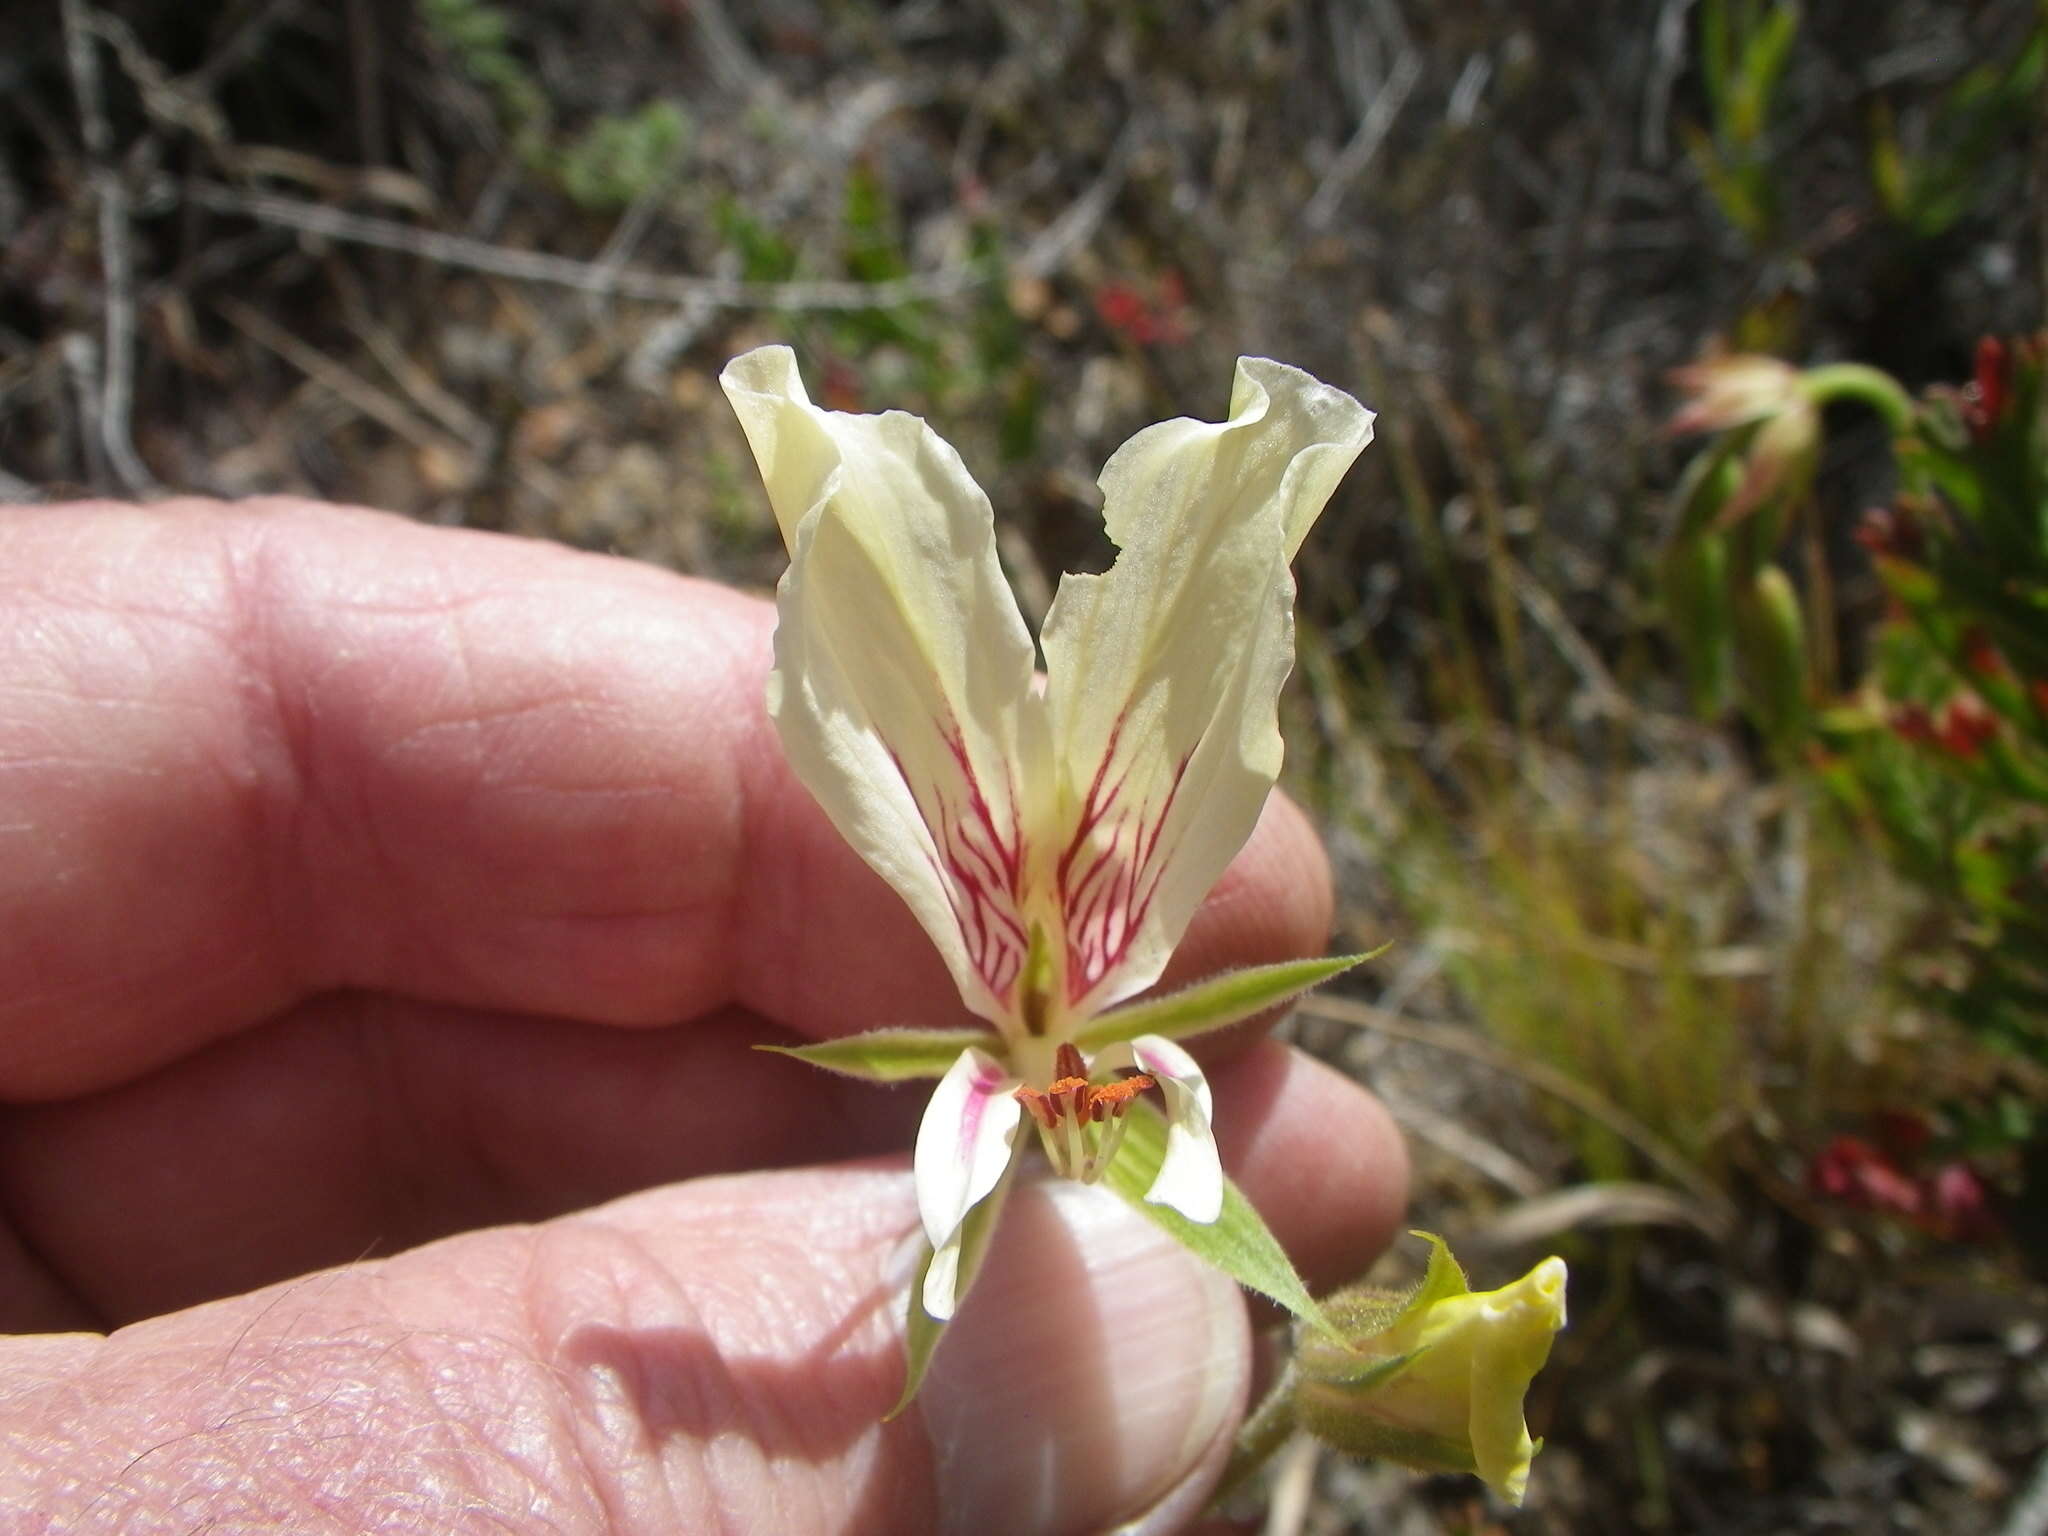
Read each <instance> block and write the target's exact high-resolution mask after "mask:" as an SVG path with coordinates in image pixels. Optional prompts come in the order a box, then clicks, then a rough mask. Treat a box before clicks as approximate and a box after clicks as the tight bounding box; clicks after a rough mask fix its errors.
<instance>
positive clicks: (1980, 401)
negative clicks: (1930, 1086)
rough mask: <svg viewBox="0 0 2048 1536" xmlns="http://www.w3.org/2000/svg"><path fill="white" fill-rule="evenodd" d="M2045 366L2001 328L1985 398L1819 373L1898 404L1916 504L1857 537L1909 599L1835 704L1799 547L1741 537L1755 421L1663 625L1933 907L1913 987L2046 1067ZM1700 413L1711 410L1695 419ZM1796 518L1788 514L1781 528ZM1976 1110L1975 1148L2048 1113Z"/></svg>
mask: <svg viewBox="0 0 2048 1536" xmlns="http://www.w3.org/2000/svg"><path fill="white" fill-rule="evenodd" d="M2044 358H2048V339H2044V338H2039V337H2036V338H2030V339H2026V340H2021V341H2016V342H2011V343H2005V342H1999V341H1995V340H1987V341H1985V342H1984V343H1982V345H1981V346H1980V349H1979V352H1978V359H1977V369H1976V378H1975V379H1974V381H1973V382H1972V383H1971V385H1970V386H1969V387H1968V388H1967V389H1963V390H1957V389H1937V390H1933V391H1930V392H1929V393H1928V395H1927V397H1926V398H1925V399H1924V400H1921V401H1919V402H1917V403H1915V402H1911V401H1909V400H1907V398H1906V396H1905V393H1904V391H1903V390H1901V389H1900V388H1899V387H1898V385H1897V384H1896V383H1894V382H1893V381H1891V380H1889V379H1888V378H1886V377H1885V376H1884V375H1881V374H1878V373H1876V372H1875V371H1874V370H1871V369H1867V368H1860V367H1857V366H1854V365H1844V364H1836V365H1832V366H1830V367H1826V368H1819V369H1813V370H1810V371H1809V372H1807V373H1806V374H1804V375H1802V376H1801V389H1802V391H1803V392H1804V393H1806V394H1807V395H1808V396H1810V397H1811V398H1812V399H1814V400H1816V401H1821V400H1828V399H1844V398H1854V399H1860V400H1863V401H1865V402H1866V403H1868V404H1871V405H1873V406H1875V407H1876V408H1877V409H1878V411H1879V412H1880V414H1881V415H1882V416H1883V417H1884V418H1885V420H1886V421H1887V422H1888V423H1889V424H1890V425H1891V426H1892V427H1893V428H1894V430H1895V436H1894V450H1895V454H1896V457H1897V462H1898V471H1899V478H1900V483H1901V486H1902V490H1901V492H1900V495H1899V499H1898V502H1897V504H1896V505H1895V506H1893V507H1891V508H1888V509H1881V510H1878V511H1875V512H1872V513H1870V514H1868V515H1867V516H1866V518H1865V521H1864V524H1863V527H1862V529H1861V530H1860V531H1859V534H1858V540H1859V542H1861V543H1862V544H1863V545H1864V546H1865V548H1866V549H1868V550H1869V551H1870V552H1871V554H1872V555H1873V556H1874V557H1875V559H1876V563H1877V568H1878V571H1879V574H1880V576H1881V577H1882V579H1883V581H1884V583H1885V586H1886V588H1887V590H1888V592H1889V593H1890V596H1891V599H1892V608H1891V612H1890V614H1889V616H1888V617H1887V618H1886V619H1885V620H1884V621H1883V622H1882V624H1881V626H1880V628H1879V630H1878V632H1877V634H1876V635H1875V637H1874V640H1873V644H1872V647H1871V653H1872V661H1871V664H1870V668H1869V671H1868V675H1867V676H1865V677H1864V678H1863V679H1861V680H1860V682H1859V683H1858V684H1857V685H1856V686H1855V687H1853V688H1852V689H1850V690H1849V691H1848V692H1847V693H1846V694H1845V695H1843V696H1842V697H1840V698H1836V699H1833V700H1832V701H1830V702H1828V703H1826V705H1825V706H1824V707H1821V708H1819V709H1815V708H1812V707H1810V700H1811V698H1812V697H1813V696H1814V695H1816V694H1824V693H1825V692H1826V691H1827V688H1828V687H1829V686H1831V684H1832V680H1831V679H1823V678H1815V677H1813V676H1812V675H1811V668H1810V666H1809V664H1808V662H1807V661H1806V659H1805V656H1804V647H1805V645H1806V643H1807V641H1808V639H1809V638H1810V634H1811V627H1812V621H1811V620H1810V619H1803V618H1802V616H1801V614H1800V606H1799V598H1798V596H1797V594H1796V593H1795V592H1794V590H1793V588H1792V584H1791V581H1790V578H1789V576H1787V575H1786V574H1785V572H1784V571H1783V569H1782V567H1781V566H1779V565H1778V564H1776V563H1773V562H1775V561H1776V560H1777V559H1778V558H1780V556H1779V553H1778V552H1777V551H1776V550H1775V549H1774V548H1772V547H1770V546H1768V545H1765V544H1762V543H1760V542H1753V543H1751V544H1750V545H1749V546H1748V548H1747V551H1746V557H1745V556H1744V555H1738V554H1736V553H1735V552H1734V551H1735V550H1736V548H1737V546H1735V545H1729V544H1725V541H1726V540H1728V539H1729V538H1730V531H1729V528H1728V513H1727V509H1728V506H1729V504H1730V502H1731V500H1732V498H1733V497H1734V496H1735V495H1736V494H1737V492H1736V490H1735V489H1734V487H1736V486H1737V485H1738V484H1739V483H1740V480H1739V476H1738V475H1737V473H1736V472H1735V470H1734V469H1733V468H1732V466H1734V465H1736V464H1737V463H1738V462H1739V461H1740V460H1741V459H1742V457H1743V456H1744V455H1745V454H1750V455H1753V454H1754V453H1755V451H1756V449H1755V447H1754V444H1755V442H1756V441H1758V440H1759V439H1758V437H1757V435H1756V434H1757V432H1758V429H1757V428H1756V427H1755V425H1754V424H1744V425H1742V426H1739V427H1735V428H1732V429H1730V430H1729V431H1727V432H1725V433H1724V434H1723V435H1722V436H1721V437H1720V438H1719V439H1718V440H1716V441H1713V442H1710V443H1709V445H1708V446H1707V447H1706V448H1705V449H1704V450H1703V451H1702V452H1701V454H1700V455H1699V456H1698V457H1697V459H1696V460H1695V462H1694V465H1693V467H1692V469H1691V470H1690V471H1689V472H1688V474H1687V477H1686V480H1685V482H1684V485H1683V487H1682V488H1681V496H1680V501H1679V508H1678V517H1677V523H1676V528H1675V531H1674V536H1673V540H1672V543H1671V545H1670V546H1669V547H1668V548H1667V550H1666V552H1665V556H1664V565H1663V575H1664V614H1665V619H1666V622H1667V624H1668V625H1670V626H1671V627H1672V629H1673V631H1674V638H1676V639H1677V641H1678V643H1679V647H1680V649H1681V651H1682V652H1684V653H1685V654H1686V655H1687V657H1688V659H1689V660H1690V661H1692V662H1693V672H1694V678H1695V690H1694V691H1695V697H1696V699H1697V700H1698V702H1699V703H1700V704H1701V706H1702V707H1703V708H1706V709H1709V710H1712V709H1715V708H1718V707H1720V706H1721V705H1722V704H1723V703H1725V702H1726V700H1727V698H1728V697H1729V690H1728V688H1727V681H1728V677H1729V673H1728V671H1727V670H1726V668H1725V658H1726V657H1727V656H1728V655H1730V654H1732V655H1733V656H1734V657H1735V658H1736V663H1737V664H1736V666H1735V667H1734V669H1733V675H1734V677H1735V678H1736V680H1737V684H1738V686H1737V687H1736V688H1735V689H1734V690H1733V695H1734V697H1735V698H1736V699H1737V700H1738V701H1739V702H1740V704H1741V706H1742V707H1743V708H1744V710H1745V711H1746V712H1747V713H1748V715H1749V717H1750V719H1751V720H1752V721H1753V722H1754V723H1755V724H1756V726H1757V728H1758V730H1759V731H1760V732H1761V733H1762V734H1763V735H1764V736H1765V738H1766V739H1767V740H1768V741H1770V742H1771V743H1772V744H1773V746H1774V747H1776V748H1777V749H1778V751H1779V759H1780V761H1781V762H1782V763H1784V764H1785V765H1786V766H1787V767H1788V768H1789V769H1791V770H1793V771H1795V772H1801V773H1804V772H1807V771H1809V770H1810V773H1811V775H1812V777H1814V778H1815V779H1817V781H1818V782H1819V784H1821V785H1822V786H1824V787H1825V789H1826V790H1827V791H1828V792H1829V794H1830V795H1831V796H1832V797H1833V799H1834V801H1835V802H1836V803H1837V804H1838V805H1839V806H1840V807H1841V808H1842V809H1843V810H1844V811H1845V812H1846V813H1847V815H1848V816H1849V818H1850V819H1851V822H1852V824H1853V825H1854V827H1855V828H1856V829H1857V830H1858V831H1859V832H1862V833H1867V834H1874V837H1875V841H1876V843H1877V844H1878V846H1880V847H1881V848H1882V849H1883V850H1884V851H1885V852H1886V854H1887V855H1888V857H1889V859H1890V861H1891V863H1892V865H1893V867H1894V868H1895V869H1896V870H1897V871H1898V873H1899V874H1900V875H1901V876H1903V877H1904V879H1905V880H1906V881H1907V882H1908V883H1909V884H1910V885H1911V886H1912V887H1913V888H1915V889H1916V890H1917V891H1918V892H1919V893H1920V894H1921V896H1922V897H1923V899H1924V900H1925V902H1926V904H1927V908H1928V911H1929V913H1930V914H1931V920H1930V922H1929V923H1928V924H1926V925H1924V926H1923V927H1922V928H1921V929H1920V930H1919V931H1918V933H1917V935H1916V940H1915V943H1914V946H1913V948H1912V951H1911V952H1910V953H1909V954H1907V955H1905V956H1904V957H1903V959H1902V963H1901V977H1900V979H1901V982H1902V984H1903V985H1904V986H1905V988H1906V990H1907V992H1908V994H1909V995H1910V996H1911V997H1913V998H1914V999H1916V1000H1917V1001H1918V1002H1920V1003H1921V1004H1922V1005H1923V1006H1925V1007H1927V1008H1929V1009H1930V1010H1932V1011H1934V1012H1937V1013H1940V1014H1945V1015H1947V1016H1948V1017H1949V1018H1950V1019H1952V1020H1953V1021H1954V1022H1955V1023H1956V1024H1958V1025H1959V1026H1960V1027H1961V1028H1962V1029H1963V1030H1965V1031H1966V1032H1968V1034H1969V1035H1971V1036H1972V1037H1974V1038H1975V1039H1977V1040H1979V1041H1982V1042H1984V1043H1986V1044H1988V1045H1990V1046H1993V1047H1995V1048H1997V1049H1998V1050H2001V1051H2004V1052H2008V1053H2012V1054H2014V1055H2017V1056H2019V1057H2022V1058H2024V1059H2026V1060H2027V1061H2029V1062H2031V1063H2034V1064H2036V1065H2048V388H2044V372H2048V369H2044ZM1708 366H1709V367H1719V368H1722V369H1724V370H1727V369H1733V368H1739V367H1742V366H1745V363H1744V360H1741V359H1730V360H1724V361H1723V362H1721V363H1717V364H1714V365H1708ZM1723 376H1724V377H1725V376H1726V375H1725V374H1724V375H1723ZM1700 377H1701V378H1704V377H1705V374H1704V373H1703V374H1701V375H1700ZM1694 382H1695V383H1698V382H1699V380H1698V379H1695V381H1694ZM1700 414H1701V408H1700V406H1699V404H1698V403H1697V402H1696V403H1695V405H1694V406H1693V407H1691V408H1690V409H1689V413H1688V416H1687V417H1683V418H1681V419H1682V420H1685V419H1692V420H1698V419H1699V418H1700ZM1798 510H1799V511H1800V512H1801V514H1802V515H1803V514H1804V512H1805V511H1806V510H1807V509H1803V508H1802V509H1798ZM1744 526H1757V527H1761V526H1763V525H1762V524H1760V523H1757V522H1756V520H1754V519H1752V520H1751V523H1750V524H1746V525H1744ZM1786 526H1787V525H1786V524H1784V523H1778V524H1775V525H1772V538H1773V539H1775V538H1777V537H1778V536H1779V534H1780V532H1781V530H1782V529H1783V528H1784V527H1786ZM1738 531H1739V530H1738ZM1757 562H1761V563H1757ZM1795 682H1797V683H1798V685H1799V686H1797V687H1796V688H1795V686H1794V685H1795ZM1958 1118H1959V1119H1960V1120H1961V1121H1963V1122H1966V1123H1968V1124H1970V1125H1972V1126H1974V1127H1976V1132H1975V1139H1976V1140H1977V1141H1978V1142H1979V1143H1983V1142H1986V1141H1992V1142H1995V1141H1996V1139H1997V1136H1998V1135H1999V1128H2000V1127H2006V1128H2008V1129H2012V1128H2018V1132H2019V1133H2020V1134H2030V1133H2031V1132H2030V1130H2029V1126H2030V1123H2031V1117H2030V1116H2027V1115H2020V1116H2017V1117H2015V1116H2014V1115H2013V1114H2011V1113H2010V1112H2009V1110H2008V1109H2005V1108H1997V1109H1995V1110H1994V1111H1993V1112H1986V1111H1984V1110H1983V1108H1982V1106H1978V1107H1977V1108H1976V1109H1965V1110H1963V1111H1961V1112H1960V1113H1959V1116H1958Z"/></svg>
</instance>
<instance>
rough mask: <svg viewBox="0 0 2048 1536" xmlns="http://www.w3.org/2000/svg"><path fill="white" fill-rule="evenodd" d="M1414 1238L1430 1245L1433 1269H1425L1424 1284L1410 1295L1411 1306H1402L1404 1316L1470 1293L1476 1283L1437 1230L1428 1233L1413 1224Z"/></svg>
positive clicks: (1430, 1262)
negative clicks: (1467, 1276)
mask: <svg viewBox="0 0 2048 1536" xmlns="http://www.w3.org/2000/svg"><path fill="white" fill-rule="evenodd" d="M1408 1235H1409V1236H1410V1237H1419V1238H1421V1239H1422V1240H1423V1241H1424V1242H1425V1243H1427V1244H1429V1268H1428V1269H1426V1270H1424V1271H1423V1272H1422V1284H1420V1285H1418V1286H1417V1287H1416V1288H1415V1294H1414V1295H1412V1296H1410V1297H1409V1298H1408V1305H1407V1306H1405V1307H1403V1308H1402V1309H1401V1315H1402V1316H1403V1317H1406V1316H1408V1314H1410V1313H1411V1312H1418V1311H1420V1310H1421V1309H1422V1308H1424V1307H1426V1306H1429V1305H1430V1304H1431V1303H1432V1302H1438V1301H1448V1300H1450V1299H1451V1298H1452V1297H1453V1296H1469V1295H1470V1294H1471V1293H1472V1283H1471V1282H1470V1281H1469V1280H1467V1279H1466V1278H1465V1271H1464V1269H1463V1268H1461V1267H1460V1266H1459V1264H1458V1261H1457V1260H1456V1259H1454V1258H1452V1257H1451V1245H1450V1244H1449V1243H1447V1242H1445V1241H1444V1240H1443V1239H1442V1238H1440V1237H1438V1236H1437V1235H1436V1234H1435V1233H1434V1232H1424V1231H1422V1230H1421V1229H1420V1228H1415V1227H1411V1228H1410V1229H1409V1231H1408Z"/></svg>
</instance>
